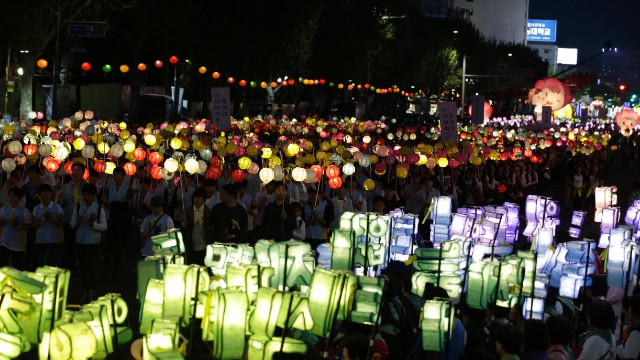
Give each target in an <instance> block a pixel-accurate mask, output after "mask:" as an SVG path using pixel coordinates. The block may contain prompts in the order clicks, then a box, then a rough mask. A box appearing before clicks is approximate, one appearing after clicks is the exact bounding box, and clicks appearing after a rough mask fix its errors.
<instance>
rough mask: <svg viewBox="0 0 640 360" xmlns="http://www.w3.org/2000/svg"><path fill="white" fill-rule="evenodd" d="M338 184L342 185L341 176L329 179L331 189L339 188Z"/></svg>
mask: <svg viewBox="0 0 640 360" xmlns="http://www.w3.org/2000/svg"><path fill="white" fill-rule="evenodd" d="M340 186H342V178H341V177H339V176H338V177H334V178H332V179H329V187H330V188H332V189H338V188H340Z"/></svg>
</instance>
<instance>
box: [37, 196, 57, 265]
mask: <svg viewBox="0 0 640 360" xmlns="http://www.w3.org/2000/svg"><path fill="white" fill-rule="evenodd" d="M38 196H39V197H40V201H41V202H40V204H38V205H36V206H35V208H34V209H33V227H34V228H35V229H36V254H37V259H38V266H43V265H49V266H60V257H61V255H62V246H63V244H64V234H63V231H62V229H63V225H64V211H63V210H62V207H60V205H59V204H57V203H55V202H53V201H51V200H52V196H53V188H52V187H51V185H49V184H41V185H40V187H39V188H38Z"/></svg>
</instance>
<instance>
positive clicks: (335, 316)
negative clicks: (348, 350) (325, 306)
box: [322, 275, 347, 359]
mask: <svg viewBox="0 0 640 360" xmlns="http://www.w3.org/2000/svg"><path fill="white" fill-rule="evenodd" d="M340 277H341V278H342V281H341V282H340V295H339V296H338V299H342V295H343V293H344V286H345V283H346V282H347V275H341V276H340ZM339 313H340V305H338V306H336V311H335V312H334V313H333V314H332V317H333V322H332V324H335V323H336V321H338V314H339ZM333 330H334V327H333V326H332V327H331V329H330V330H329V338H328V339H327V346H329V345H330V344H331V343H332V342H333V340H334V339H335V333H334V331H333ZM322 357H323V358H324V359H327V358H328V357H329V352H328V351H327V348H326V347H325V349H324V351H323V353H322Z"/></svg>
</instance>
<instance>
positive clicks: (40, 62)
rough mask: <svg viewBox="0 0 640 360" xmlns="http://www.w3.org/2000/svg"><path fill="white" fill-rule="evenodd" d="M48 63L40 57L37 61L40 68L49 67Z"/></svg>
mask: <svg viewBox="0 0 640 360" xmlns="http://www.w3.org/2000/svg"><path fill="white" fill-rule="evenodd" d="M47 65H49V63H48V62H47V60H45V59H39V60H38V61H36V66H38V68H39V69H44V68H46V67H47Z"/></svg>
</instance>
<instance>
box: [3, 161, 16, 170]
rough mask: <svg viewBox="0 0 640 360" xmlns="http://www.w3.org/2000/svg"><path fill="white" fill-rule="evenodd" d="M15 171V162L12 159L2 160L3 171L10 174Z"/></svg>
mask: <svg viewBox="0 0 640 360" xmlns="http://www.w3.org/2000/svg"><path fill="white" fill-rule="evenodd" d="M15 169H16V162H15V160H13V159H12V158H6V159H4V160H2V170H4V171H5V172H8V173H10V172H12V171H13V170H15Z"/></svg>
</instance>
